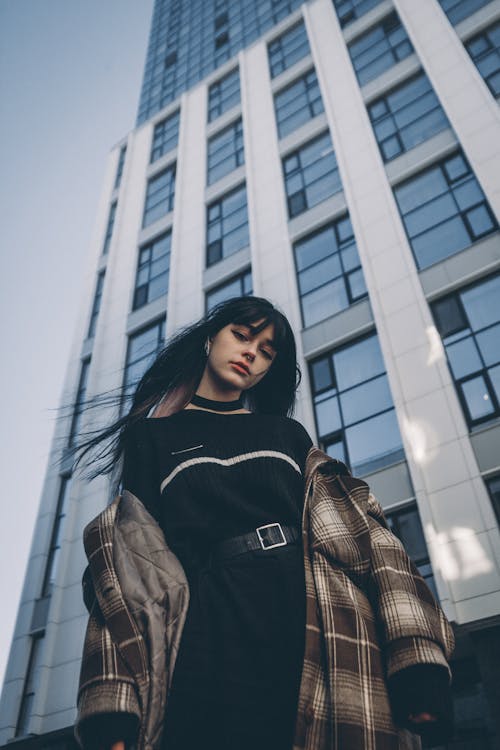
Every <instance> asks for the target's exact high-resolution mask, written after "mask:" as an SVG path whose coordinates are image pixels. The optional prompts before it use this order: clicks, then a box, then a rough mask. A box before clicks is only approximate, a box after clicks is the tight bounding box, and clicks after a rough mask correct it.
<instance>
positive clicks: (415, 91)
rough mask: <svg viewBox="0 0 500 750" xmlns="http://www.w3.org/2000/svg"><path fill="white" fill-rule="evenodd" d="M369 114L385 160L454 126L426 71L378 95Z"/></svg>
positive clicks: (369, 108)
mask: <svg viewBox="0 0 500 750" xmlns="http://www.w3.org/2000/svg"><path fill="white" fill-rule="evenodd" d="M368 114H369V115H370V120H371V121H372V125H373V130H374V132H375V137H376V139H377V142H378V145H379V147H380V152H381V154H382V158H383V160H384V161H385V162H387V161H390V160H391V159H395V158H396V157H397V156H399V155H400V154H402V153H404V152H405V151H409V150H410V149H411V148H413V147H414V146H416V145H417V144H418V143H422V141H426V140H427V139H428V138H430V137H431V136H433V135H435V134H436V133H438V132H439V131H440V130H444V128H448V127H449V126H450V124H449V122H448V119H447V117H446V115H445V113H444V111H443V109H442V107H441V105H440V103H439V100H438V98H437V96H436V94H435V93H434V91H433V89H432V86H431V84H430V81H429V79H428V78H427V76H426V75H425V73H420V74H419V75H418V76H416V77H415V78H412V79H411V80H409V81H405V83H403V84H402V85H401V86H398V88H396V89H394V91H391V92H390V93H389V94H386V96H381V97H380V99H376V100H375V101H374V102H372V104H370V105H369V107H368Z"/></svg>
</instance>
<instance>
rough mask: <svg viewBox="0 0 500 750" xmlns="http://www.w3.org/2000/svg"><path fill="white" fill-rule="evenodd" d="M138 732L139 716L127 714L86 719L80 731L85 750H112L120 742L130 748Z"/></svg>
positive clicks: (104, 715)
mask: <svg viewBox="0 0 500 750" xmlns="http://www.w3.org/2000/svg"><path fill="white" fill-rule="evenodd" d="M138 730H139V720H138V718H137V716H135V715H134V714H127V713H112V714H111V713H105V714H95V715H94V716H89V717H87V718H86V719H84V720H83V721H82V722H81V725H80V729H79V731H80V737H81V740H82V748H83V750H95V748H96V747H103V748H110V747H111V746H112V745H113V744H114V743H115V742H120V741H123V742H125V747H126V748H128V747H129V746H130V745H132V744H134V743H135V742H136V740H137V735H138Z"/></svg>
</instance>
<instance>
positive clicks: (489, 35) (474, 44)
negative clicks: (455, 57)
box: [465, 22, 500, 97]
mask: <svg viewBox="0 0 500 750" xmlns="http://www.w3.org/2000/svg"><path fill="white" fill-rule="evenodd" d="M465 49H466V50H467V52H468V53H469V55H470V56H471V57H472V59H473V60H474V62H475V64H476V67H477V69H478V70H479V72H480V73H481V75H482V77H483V79H484V81H485V83H486V85H487V86H488V88H489V90H490V91H491V93H492V94H493V96H494V97H499V96H500V22H499V23H496V24H495V25H494V26H490V27H489V28H488V29H485V30H484V31H483V32H482V33H481V34H478V35H477V36H475V37H473V38H472V39H469V41H468V42H465Z"/></svg>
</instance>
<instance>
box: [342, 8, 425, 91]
mask: <svg viewBox="0 0 500 750" xmlns="http://www.w3.org/2000/svg"><path fill="white" fill-rule="evenodd" d="M348 50H349V55H350V56H351V61H352V64H353V67H354V70H355V71H356V76H357V78H358V81H359V84H360V86H364V85H365V83H368V81H372V80H373V79H374V78H378V76H379V75H381V74H382V73H384V72H385V71H386V70H388V69H389V68H392V66H393V65H396V63H398V62H400V61H401V60H404V58H405V57H409V55H411V54H412V53H413V47H412V46H411V42H410V40H409V39H408V35H407V33H406V31H405V29H404V27H403V26H402V25H401V21H400V20H399V18H398V16H397V14H396V13H391V14H390V15H389V16H387V17H386V18H384V20H383V21H381V22H380V23H378V24H377V25H376V26H373V27H372V28H371V29H370V31H367V32H366V34H362V35H361V36H359V37H357V38H356V39H355V40H354V41H353V42H351V44H349V46H348Z"/></svg>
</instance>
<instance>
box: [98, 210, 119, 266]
mask: <svg viewBox="0 0 500 750" xmlns="http://www.w3.org/2000/svg"><path fill="white" fill-rule="evenodd" d="M116 205H117V203H116V201H114V202H113V203H112V204H111V206H110V207H109V214H108V223H107V225H106V235H105V237H104V245H103V248H102V254H103V255H106V253H107V252H108V251H109V246H110V244H111V237H112V236H113V227H114V225H115V215H116Z"/></svg>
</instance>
